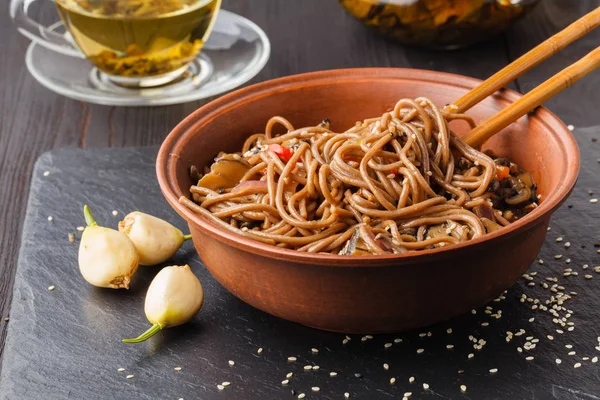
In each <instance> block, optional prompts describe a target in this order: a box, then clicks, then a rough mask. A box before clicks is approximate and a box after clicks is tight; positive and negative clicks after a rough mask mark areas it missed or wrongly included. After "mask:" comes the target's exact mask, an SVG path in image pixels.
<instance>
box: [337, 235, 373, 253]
mask: <svg viewBox="0 0 600 400" xmlns="http://www.w3.org/2000/svg"><path fill="white" fill-rule="evenodd" d="M338 254H339V255H342V256H365V255H369V254H371V252H370V251H369V249H368V247H367V245H366V244H365V242H364V241H363V240H362V238H361V236H360V232H359V231H358V229H355V230H354V234H353V235H352V237H351V238H350V239H348V241H347V242H346V244H345V245H344V248H343V249H342V250H340V252H339V253H338Z"/></svg>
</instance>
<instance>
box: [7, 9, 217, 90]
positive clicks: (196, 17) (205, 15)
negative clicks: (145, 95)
mask: <svg viewBox="0 0 600 400" xmlns="http://www.w3.org/2000/svg"><path fill="white" fill-rule="evenodd" d="M54 2H55V3H56V7H57V9H58V12H59V14H60V16H61V19H62V21H63V24H64V26H65V28H66V29H67V31H68V32H69V34H70V36H65V35H60V34H58V33H56V32H55V31H53V30H51V29H48V28H46V27H43V26H40V25H39V24H37V23H36V22H34V21H33V20H31V19H30V18H29V17H28V16H27V7H28V5H29V3H31V0H11V9H10V10H11V16H12V17H13V19H14V20H15V22H16V24H17V26H18V28H19V30H20V31H21V32H22V33H23V34H25V35H26V36H28V37H29V38H31V39H33V40H35V41H36V42H38V43H39V44H41V45H43V46H45V47H48V48H51V49H53V50H56V51H59V52H61V53H64V54H68V55H76V56H81V53H83V55H84V56H85V57H86V58H87V59H88V60H89V61H90V62H91V63H92V64H94V65H95V66H96V67H97V68H98V69H99V70H100V71H101V72H102V73H103V74H106V76H107V77H108V79H110V80H111V81H112V82H114V83H116V84H118V85H121V86H127V87H152V86H158V85H163V84H166V83H169V82H171V81H173V80H175V79H177V78H178V77H180V76H181V75H182V74H183V73H184V72H185V71H186V69H187V65H188V64H189V63H190V62H191V61H192V60H194V58H195V57H196V56H197V55H198V53H199V52H200V51H201V49H202V47H203V46H204V43H205V41H206V39H207V38H208V36H209V34H210V32H211V30H212V27H213V24H214V21H215V17H216V14H217V11H218V9H219V7H220V5H221V0H54ZM73 42H74V43H73ZM74 46H76V47H77V48H75V47H74Z"/></svg>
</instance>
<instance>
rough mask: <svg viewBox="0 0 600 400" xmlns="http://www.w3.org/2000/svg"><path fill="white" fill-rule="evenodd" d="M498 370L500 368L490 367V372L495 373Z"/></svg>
mask: <svg viewBox="0 0 600 400" xmlns="http://www.w3.org/2000/svg"><path fill="white" fill-rule="evenodd" d="M496 372H498V368H492V369H490V374H495V373H496Z"/></svg>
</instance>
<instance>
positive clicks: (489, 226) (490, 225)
mask: <svg viewBox="0 0 600 400" xmlns="http://www.w3.org/2000/svg"><path fill="white" fill-rule="evenodd" d="M481 222H482V223H483V226H484V227H485V230H486V232H487V233H492V232H495V231H497V230H498V229H500V228H502V226H501V225H499V224H497V223H495V222H492V221H490V220H489V219H487V218H481Z"/></svg>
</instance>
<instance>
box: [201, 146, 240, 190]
mask: <svg viewBox="0 0 600 400" xmlns="http://www.w3.org/2000/svg"><path fill="white" fill-rule="evenodd" d="M249 169H250V165H249V164H248V162H246V160H244V159H243V158H241V157H240V156H239V154H225V155H223V156H222V157H219V158H217V159H216V160H215V162H214V163H213V165H211V167H210V172H209V173H208V174H206V175H204V176H203V177H202V179H200V181H198V186H201V187H205V188H207V189H211V190H215V191H218V190H220V189H227V188H232V187H234V186H236V185H237V184H238V183H240V180H241V179H242V178H243V176H244V175H245V174H246V172H248V170H249Z"/></svg>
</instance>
